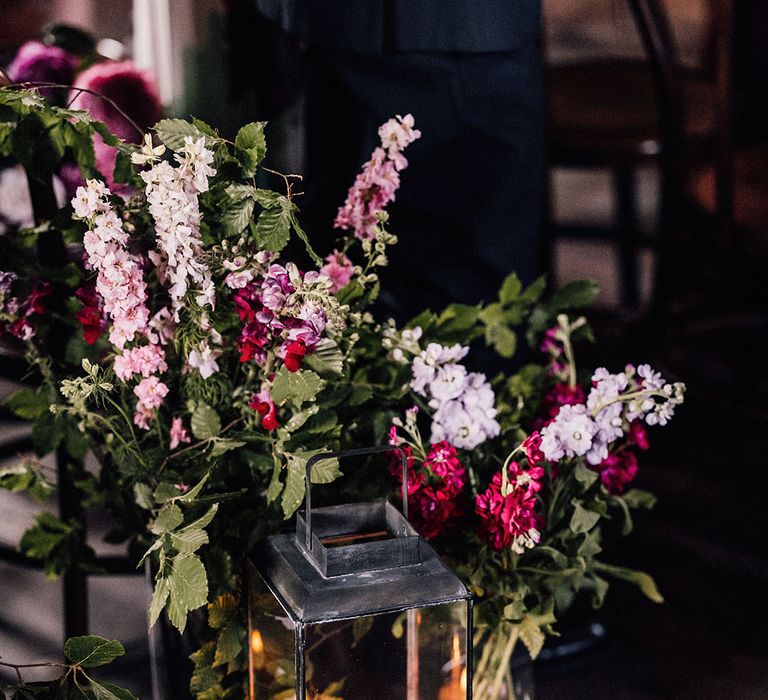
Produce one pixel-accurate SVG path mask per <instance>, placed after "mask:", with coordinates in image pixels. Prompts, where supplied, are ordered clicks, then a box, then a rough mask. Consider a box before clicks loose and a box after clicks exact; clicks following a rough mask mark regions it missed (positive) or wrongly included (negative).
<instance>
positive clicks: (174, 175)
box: [141, 136, 216, 321]
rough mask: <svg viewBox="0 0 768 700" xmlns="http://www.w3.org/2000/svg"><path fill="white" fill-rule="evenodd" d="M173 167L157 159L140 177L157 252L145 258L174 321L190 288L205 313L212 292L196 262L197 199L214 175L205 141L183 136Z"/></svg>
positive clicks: (199, 252)
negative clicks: (165, 287)
mask: <svg viewBox="0 0 768 700" xmlns="http://www.w3.org/2000/svg"><path fill="white" fill-rule="evenodd" d="M176 160H177V161H178V163H179V164H178V166H176V167H174V166H172V165H171V164H170V163H169V162H168V161H160V162H158V163H156V164H155V165H154V166H153V167H152V168H150V169H149V170H146V171H145V172H143V173H141V177H142V179H143V180H144V182H146V183H147V187H146V195H147V203H148V204H149V211H150V213H151V214H152V218H153V219H154V221H155V231H156V239H157V247H158V250H159V254H158V253H154V254H150V257H151V258H152V262H153V263H154V264H155V266H156V267H157V268H158V274H159V275H160V277H161V280H162V281H167V282H168V283H169V285H170V286H169V293H170V295H171V299H172V300H173V309H174V314H175V318H176V320H177V321H178V311H179V309H180V308H181V307H182V306H183V305H184V297H185V296H186V294H187V292H188V291H189V288H190V286H193V287H194V288H195V289H196V291H197V296H196V301H197V303H198V304H199V305H200V306H208V307H210V308H211V309H213V307H214V302H215V288H214V284H213V280H212V279H211V273H210V270H209V269H208V267H207V266H206V264H205V263H204V262H203V261H202V260H201V255H202V241H201V240H200V221H201V219H202V215H201V213H200V207H199V204H198V196H199V195H200V194H201V193H202V192H205V191H207V190H208V178H209V177H210V176H212V175H215V174H216V171H215V170H214V169H213V168H212V167H211V166H210V164H211V163H212V162H213V152H212V151H210V150H208V149H207V148H206V147H205V138H204V137H201V138H200V139H198V140H197V141H195V140H194V139H193V138H192V137H191V136H186V137H185V138H184V146H182V148H181V151H180V152H179V153H177V154H176Z"/></svg>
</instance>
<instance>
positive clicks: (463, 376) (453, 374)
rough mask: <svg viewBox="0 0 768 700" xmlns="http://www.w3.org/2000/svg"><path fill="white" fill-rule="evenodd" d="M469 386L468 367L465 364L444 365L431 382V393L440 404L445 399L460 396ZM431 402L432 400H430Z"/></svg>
mask: <svg viewBox="0 0 768 700" xmlns="http://www.w3.org/2000/svg"><path fill="white" fill-rule="evenodd" d="M466 386H467V368H466V367H464V365H456V364H451V365H443V366H442V367H439V368H438V370H437V373H436V374H435V377H434V378H433V379H432V381H431V382H430V383H429V393H430V394H431V395H432V399H433V401H437V402H438V403H437V405H438V406H439V405H440V404H441V403H443V402H444V401H450V400H451V399H455V398H458V397H459V396H461V395H462V394H463V393H464V389H465V388H466ZM430 403H431V402H430Z"/></svg>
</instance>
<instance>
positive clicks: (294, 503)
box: [280, 455, 307, 520]
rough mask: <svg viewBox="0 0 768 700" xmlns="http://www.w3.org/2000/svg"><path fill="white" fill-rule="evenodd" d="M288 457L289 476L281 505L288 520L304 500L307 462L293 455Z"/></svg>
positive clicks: (286, 479)
mask: <svg viewBox="0 0 768 700" xmlns="http://www.w3.org/2000/svg"><path fill="white" fill-rule="evenodd" d="M286 457H287V458H288V464H287V468H286V469H287V476H286V478H285V489H284V491H283V498H282V501H281V503H280V505H281V506H282V508H283V515H284V516H285V519H286V520H287V519H288V518H290V517H291V516H292V515H293V514H294V513H295V512H296V510H297V509H298V507H299V506H300V505H301V502H302V501H303V500H304V475H305V468H306V465H307V462H306V460H304V461H303V462H302V461H301V460H300V459H296V458H295V457H293V455H286Z"/></svg>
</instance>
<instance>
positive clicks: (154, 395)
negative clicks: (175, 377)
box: [133, 377, 168, 409]
mask: <svg viewBox="0 0 768 700" xmlns="http://www.w3.org/2000/svg"><path fill="white" fill-rule="evenodd" d="M133 393H134V394H136V396H137V397H138V399H139V403H140V404H141V405H142V406H144V407H146V408H149V409H152V408H157V407H158V406H161V405H162V403H163V399H164V398H165V396H166V395H167V394H168V387H167V386H166V385H165V384H163V382H161V381H160V380H159V379H158V378H157V377H146V378H144V379H142V380H141V381H140V382H139V383H138V384H137V385H136V386H135V387H134V388H133Z"/></svg>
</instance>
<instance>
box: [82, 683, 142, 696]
mask: <svg viewBox="0 0 768 700" xmlns="http://www.w3.org/2000/svg"><path fill="white" fill-rule="evenodd" d="M90 681H91V682H90V684H89V686H88V689H89V690H90V691H91V692H92V693H93V697H94V700H139V699H138V698H137V697H136V696H135V695H134V694H133V693H131V692H130V691H129V690H126V689H125V688H121V687H120V686H117V685H115V684H114V683H107V682H106V681H97V680H95V679H93V678H90Z"/></svg>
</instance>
